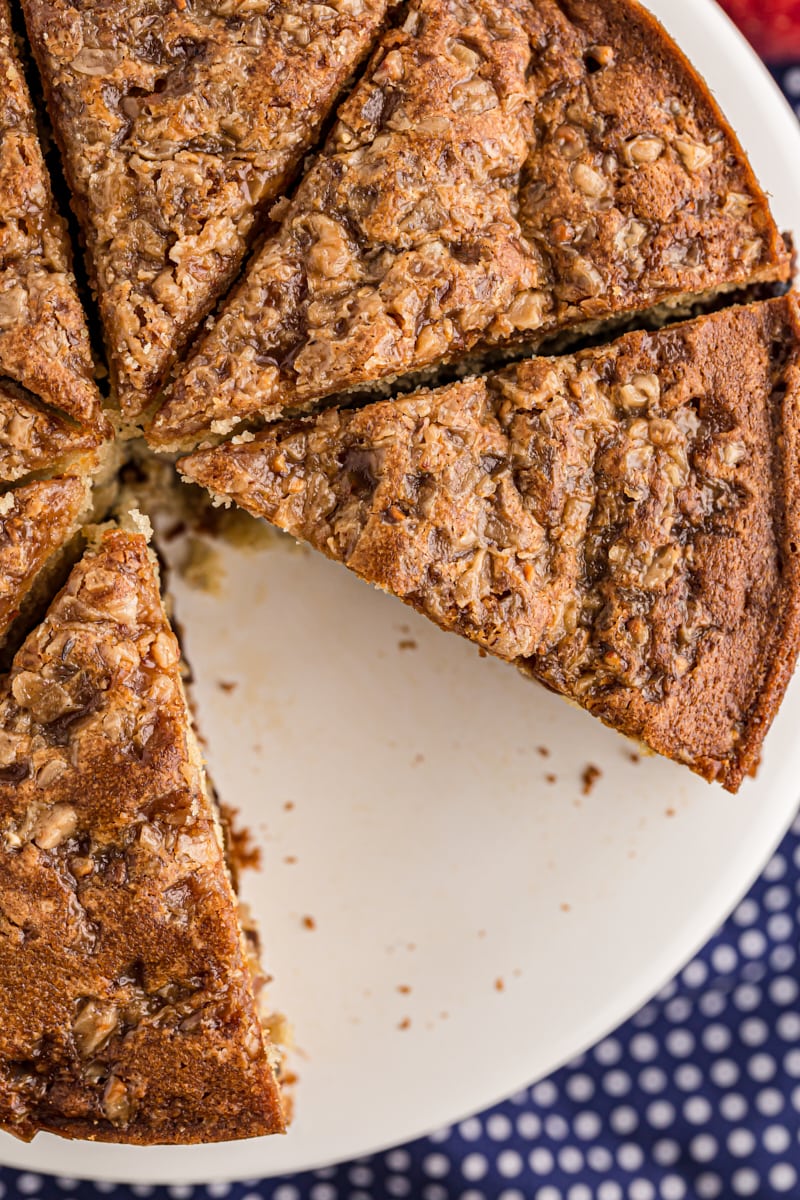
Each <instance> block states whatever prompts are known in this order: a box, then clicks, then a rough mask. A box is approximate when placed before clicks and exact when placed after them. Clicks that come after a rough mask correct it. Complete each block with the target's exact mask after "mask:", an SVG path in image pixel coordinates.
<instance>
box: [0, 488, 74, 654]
mask: <svg viewBox="0 0 800 1200" xmlns="http://www.w3.org/2000/svg"><path fill="white" fill-rule="evenodd" d="M89 491H90V488H89V484H88V482H87V480H85V479H81V478H78V477H76V476H74V475H67V476H63V477H61V478H55V479H41V480H33V481H32V482H30V483H27V484H22V485H21V486H20V487H18V488H15V489H14V490H13V491H10V492H7V493H6V494H5V495H4V496H0V651H2V648H3V645H4V643H5V641H6V639H7V638H8V637H9V634H10V631H11V630H12V629H13V628H14V626H15V623H16V622H17V620H18V619H19V617H20V616H21V614H22V613H23V611H25V610H26V609H28V608H29V599H30V598H31V594H32V592H33V591H34V589H35V588H36V585H37V583H38V582H39V581H40V580H41V581H43V580H44V578H45V577H46V576H47V574H48V568H49V567H50V566H51V565H53V564H54V563H55V562H56V561H57V560H59V559H60V557H61V555H62V554H63V552H64V551H65V549H66V547H67V546H68V545H69V543H70V541H71V539H72V537H73V535H74V534H76V533H77V532H78V530H79V528H80V524H81V518H82V517H85V515H86V510H87V508H88V505H89ZM0 660H1V655H0Z"/></svg>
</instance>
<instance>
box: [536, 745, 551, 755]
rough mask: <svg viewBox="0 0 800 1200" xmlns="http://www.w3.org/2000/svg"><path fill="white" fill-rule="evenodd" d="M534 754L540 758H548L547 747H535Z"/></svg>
mask: <svg viewBox="0 0 800 1200" xmlns="http://www.w3.org/2000/svg"><path fill="white" fill-rule="evenodd" d="M536 753H537V754H539V755H541V757H542V758H549V757H550V750H549V748H548V747H547V746H537V747H536Z"/></svg>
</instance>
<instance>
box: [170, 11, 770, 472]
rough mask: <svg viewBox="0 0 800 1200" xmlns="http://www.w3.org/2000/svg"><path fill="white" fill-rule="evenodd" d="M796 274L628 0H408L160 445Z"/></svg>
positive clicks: (194, 360) (753, 189)
mask: <svg viewBox="0 0 800 1200" xmlns="http://www.w3.org/2000/svg"><path fill="white" fill-rule="evenodd" d="M788 272H789V266H788V261H787V257H786V253H785V248H784V246H783V243H782V241H781V239H780V237H779V235H778V232H777V230H776V228H775V225H774V222H773V220H772V218H771V216H770V213H769V209H768V205H767V201H766V199H765V196H764V194H763V192H762V191H761V189H760V187H759V185H758V183H757V181H756V179H755V178H754V176H753V173H752V170H751V169H750V167H749V165H748V163H747V160H746V158H745V155H744V153H743V151H742V149H741V147H740V146H739V144H738V142H737V140H736V138H735V136H734V134H733V132H732V130H731V129H730V127H729V126H728V124H727V122H726V121H725V119H724V117H723V116H722V114H721V113H720V111H719V109H718V108H717V106H716V104H715V102H714V101H713V99H712V97H711V96H710V94H709V91H708V89H707V87H706V86H705V84H704V83H703V82H702V81H701V80H700V79H699V77H698V76H697V74H696V73H695V71H694V70H693V68H692V67H691V66H690V65H689V63H688V62H687V61H686V59H685V58H684V57H683V55H682V54H681V52H680V51H679V50H678V48H677V47H676V46H675V45H674V43H672V42H671V41H670V40H669V38H668V37H667V35H666V34H665V32H664V31H663V30H662V29H661V27H660V26H659V25H658V24H657V23H656V21H655V20H654V19H653V17H652V16H650V15H649V14H648V13H646V12H645V10H644V9H642V8H641V7H640V6H639V5H638V4H636V3H635V2H633V0H561V2H560V3H556V2H555V0H537V2H536V3H531V2H530V0H473V2H471V3H463V2H462V0H412V3H411V4H410V6H409V8H408V10H407V15H406V18H405V22H404V24H403V25H402V27H401V28H399V29H396V30H393V31H391V32H389V33H387V34H386V35H385V36H384V38H383V40H382V42H381V46H380V49H379V50H378V51H377V52H376V54H375V55H374V57H373V59H372V62H371V64H370V66H369V68H368V70H367V71H366V73H365V75H364V76H363V77H362V79H361V80H360V82H359V84H358V86H357V87H356V89H355V90H354V91H353V93H352V94H351V96H350V97H349V98H348V100H347V102H346V103H345V104H344V105H343V106H342V108H341V109H340V110H339V119H338V121H337V123H336V125H335V126H334V128H333V131H332V132H331V135H330V137H329V139H328V142H327V145H326V146H325V148H324V150H323V152H322V153H321V154H320V156H319V157H318V159H317V160H316V161H315V163H314V165H313V166H312V167H311V169H310V170H309V172H308V174H307V175H306V176H305V178H304V179H303V181H302V184H301V186H300V188H299V189H298V192H297V194H296V196H295V198H294V199H293V200H292V202H291V203H290V204H289V205H288V206H287V207H286V209H285V214H284V216H283V219H282V223H281V226H280V230H279V232H278V233H277V235H276V236H275V237H274V238H273V239H271V240H270V241H268V242H267V244H266V245H265V247H264V248H263V250H262V251H261V253H260V254H259V256H258V257H257V258H256V259H255V261H254V263H253V264H252V265H251V266H250V268H249V269H248V271H247V273H246V274H245V277H244V280H243V282H242V283H241V285H240V286H239V287H238V288H237V290H236V291H235V293H234V294H233V296H232V297H231V299H230V300H229V302H228V303H227V304H226V305H225V306H224V308H223V311H222V314H221V316H220V317H219V318H218V319H217V320H216V321H215V323H214V324H213V326H212V327H211V328H210V331H209V332H208V333H207V334H206V335H205V336H204V338H203V339H202V340H200V342H199V343H198V345H197V347H196V349H195V350H194V352H193V354H192V356H191V357H190V359H189V362H188V365H187V366H186V369H185V371H184V372H183V374H182V375H181V376H180V377H179V378H178V381H177V383H176V384H175V386H174V388H173V390H172V392H171V393H170V394H168V397H167V400H166V402H165V405H164V407H163V408H162V410H161V411H160V412H159V413H158V415H157V416H156V418H155V421H154V423H153V426H152V429H151V431H150V438H151V442H152V444H153V445H154V446H156V447H161V448H169V449H174V448H176V447H180V446H186V447H188V446H189V445H191V444H196V443H197V441H198V440H199V439H201V438H202V437H203V436H204V435H207V434H209V433H210V434H212V435H214V434H225V433H227V432H230V431H231V430H232V429H233V428H234V427H235V425H236V423H237V422H239V421H242V420H245V419H247V418H251V419H253V418H259V419H264V418H266V419H272V418H274V417H275V416H277V415H281V414H282V413H283V412H285V411H286V410H287V409H289V410H292V409H297V408H300V407H304V406H309V405H311V404H313V402H315V401H316V400H318V399H319V398H321V397H324V396H328V395H332V394H334V393H337V392H342V391H346V390H349V389H354V388H362V387H364V385H365V384H370V383H374V382H375V381H379V380H387V381H391V379H392V378H393V377H395V376H397V375H403V374H407V373H414V372H418V371H420V370H422V369H424V368H429V367H431V366H433V365H436V364H440V363H442V362H447V361H453V360H458V359H461V358H463V356H464V355H465V354H468V353H469V352H470V351H474V350H486V349H491V348H492V347H508V346H513V345H514V344H515V343H517V342H520V341H527V342H529V343H530V342H531V341H533V342H536V341H537V340H541V338H542V337H544V336H545V335H546V334H548V333H550V334H552V333H553V332H554V331H555V330H559V329H563V328H564V327H569V326H572V325H580V324H585V323H587V322H595V321H598V320H604V319H607V318H619V317H620V316H622V315H624V314H631V313H633V312H636V311H638V310H644V309H650V308H651V307H653V306H657V305H661V304H674V303H676V302H677V301H679V300H680V299H681V298H685V297H687V296H694V297H697V296H703V295H708V294H713V293H715V292H717V291H719V290H725V289H730V288H732V287H738V286H743V285H749V284H752V283H754V282H756V281H762V280H774V279H778V278H780V279H784V278H787V277H788Z"/></svg>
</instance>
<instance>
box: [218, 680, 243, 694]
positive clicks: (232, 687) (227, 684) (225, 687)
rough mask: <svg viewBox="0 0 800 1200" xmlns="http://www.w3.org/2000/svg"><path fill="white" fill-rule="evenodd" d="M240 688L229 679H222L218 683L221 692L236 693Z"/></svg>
mask: <svg viewBox="0 0 800 1200" xmlns="http://www.w3.org/2000/svg"><path fill="white" fill-rule="evenodd" d="M238 686H239V685H238V683H235V682H234V681H233V680H229V679H220V680H218V682H217V687H218V688H219V690H220V691H221V692H235V691H236V689H237V687H238Z"/></svg>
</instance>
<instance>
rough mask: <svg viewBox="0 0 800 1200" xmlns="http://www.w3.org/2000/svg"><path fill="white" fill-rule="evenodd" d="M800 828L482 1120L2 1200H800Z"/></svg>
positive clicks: (59, 1184)
mask: <svg viewBox="0 0 800 1200" xmlns="http://www.w3.org/2000/svg"><path fill="white" fill-rule="evenodd" d="M799 951H800V817H798V819H797V820H796V821H795V824H794V827H793V829H792V830H791V832H790V833H789V835H788V836H787V837H786V839H785V841H784V843H783V845H782V846H781V848H780V850H779V851H778V853H776V854H775V856H774V857H773V858H772V860H771V861H770V863H769V865H768V866H767V868H766V870H765V871H764V874H763V875H762V877H761V879H760V880H759V882H758V883H757V884H756V886H755V887H754V888H753V890H752V892H751V893H750V895H749V896H748V897H747V898H746V899H745V900H743V901H742V902H741V904H740V905H739V907H738V908H737V909H736V911H735V912H734V913H733V915H732V917H731V918H730V920H729V921H728V922H727V923H726V925H725V926H724V928H723V929H722V930H721V931H720V932H719V933H718V934H717V936H716V937H714V938H713V939H712V941H711V942H710V943H709V944H708V946H707V947H706V948H705V950H704V951H703V952H702V954H700V955H698V957H697V958H695V959H694V960H693V961H692V962H690V963H689V964H688V966H686V967H685V968H684V970H683V971H681V973H680V975H679V976H678V978H677V979H675V980H673V981H672V982H671V983H670V984H669V986H668V987H666V988H665V989H664V990H663V991H662V992H660V993H659V995H658V996H656V997H655V999H654V1000H652V1001H651V1003H649V1004H648V1005H646V1006H645V1008H643V1009H642V1010H641V1012H639V1013H637V1014H636V1016H635V1017H634V1018H633V1019H632V1020H631V1021H629V1022H628V1023H627V1025H625V1026H623V1027H622V1028H621V1029H619V1030H618V1031H617V1032H616V1033H615V1034H614V1035H613V1036H612V1037H608V1038H606V1039H605V1041H603V1042H600V1044H599V1045H597V1046H595V1047H594V1049H593V1050H591V1051H590V1052H589V1053H588V1054H585V1055H583V1056H582V1057H580V1058H578V1059H576V1060H575V1061H574V1062H572V1063H570V1064H569V1066H567V1067H565V1068H564V1069H563V1070H561V1071H559V1072H558V1073H557V1074H555V1075H554V1076H553V1077H552V1078H550V1079H545V1080H542V1081H541V1082H539V1083H537V1084H535V1085H534V1086H533V1087H531V1088H529V1089H527V1090H526V1091H524V1092H521V1093H520V1094H519V1095H517V1096H512V1097H511V1099H510V1100H508V1101H506V1103H505V1104H501V1105H499V1106H498V1107H497V1108H495V1109H492V1110H491V1111H490V1112H487V1113H483V1114H482V1115H480V1116H474V1117H470V1118H469V1119H468V1120H466V1121H462V1122H461V1123H460V1124H459V1125H457V1126H455V1127H453V1128H451V1129H442V1130H440V1131H438V1132H437V1133H434V1134H432V1135H431V1136H430V1137H428V1138H424V1139H423V1140H421V1141H418V1142H415V1143H414V1144H412V1145H410V1146H403V1147H400V1148H397V1149H394V1150H389V1151H388V1152H387V1153H385V1154H380V1155H376V1156H374V1157H373V1158H369V1159H364V1160H362V1161H359V1162H354V1163H345V1164H342V1165H340V1166H337V1167H330V1168H328V1169H326V1170H322V1171H314V1172H309V1173H308V1174H305V1175H299V1176H295V1177H292V1178H287V1179H274V1180H266V1181H262V1182H257V1181H254V1180H249V1181H247V1182H246V1183H244V1184H234V1185H229V1184H209V1185H208V1186H207V1187H195V1188H191V1187H170V1188H152V1187H144V1186H132V1187H114V1186H113V1185H102V1184H85V1183H84V1184H80V1183H77V1182H76V1181H75V1180H69V1179H55V1180H52V1179H48V1178H45V1177H43V1176H40V1175H32V1174H30V1173H24V1174H18V1173H16V1172H13V1171H8V1170H5V1171H0V1200H18V1198H22V1197H31V1196H36V1197H41V1198H42V1200H66V1196H67V1194H72V1195H73V1196H75V1197H76V1200H78V1198H80V1200H98V1197H99V1196H100V1195H108V1194H109V1193H112V1192H113V1193H114V1194H115V1196H116V1197H117V1198H118V1200H133V1197H149V1196H153V1197H154V1200H190V1198H192V1200H224V1198H226V1197H230V1200H394V1198H401V1200H402V1197H410V1198H411V1200H717V1197H721V1198H722V1200H733V1198H736V1197H747V1196H753V1197H757V1198H758V1200H782V1198H787V1197H788V1198H790V1200H796V1198H797V1197H800V963H799V962H798V952H799Z"/></svg>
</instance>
